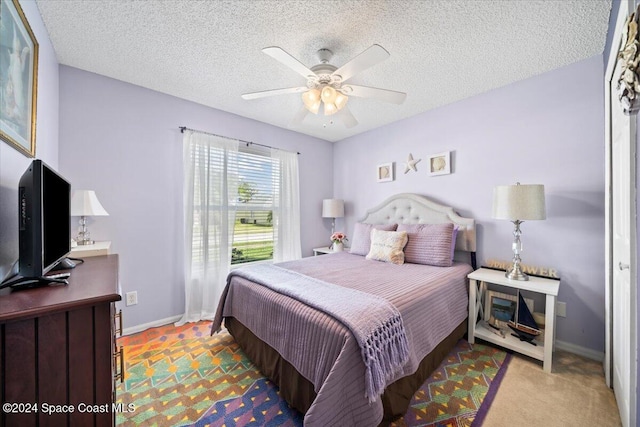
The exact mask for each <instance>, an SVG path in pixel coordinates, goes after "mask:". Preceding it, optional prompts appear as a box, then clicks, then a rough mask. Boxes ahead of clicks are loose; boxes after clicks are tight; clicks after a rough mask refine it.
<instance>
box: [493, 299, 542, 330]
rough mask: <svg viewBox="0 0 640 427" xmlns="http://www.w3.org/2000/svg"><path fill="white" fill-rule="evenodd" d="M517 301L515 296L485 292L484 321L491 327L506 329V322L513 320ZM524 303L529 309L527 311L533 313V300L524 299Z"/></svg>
mask: <svg viewBox="0 0 640 427" xmlns="http://www.w3.org/2000/svg"><path fill="white" fill-rule="evenodd" d="M517 300H518V297H517V295H511V294H503V293H501V292H496V291H492V290H487V292H486V295H485V299H484V316H485V319H484V320H486V321H487V322H488V323H489V324H491V325H493V326H497V327H499V328H506V327H507V322H508V321H509V320H513V316H514V314H515V312H516V301H517ZM524 302H525V304H527V307H529V311H531V312H532V313H533V300H532V299H531V298H525V299H524Z"/></svg>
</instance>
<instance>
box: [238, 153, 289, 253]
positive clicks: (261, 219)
mask: <svg viewBox="0 0 640 427" xmlns="http://www.w3.org/2000/svg"><path fill="white" fill-rule="evenodd" d="M236 155H237V165H238V203H237V205H236V206H237V210H236V219H235V224H234V228H233V245H232V250H231V264H241V263H246V262H253V261H263V260H270V259H273V247H274V240H275V239H274V223H273V222H274V221H273V219H274V216H273V213H274V212H273V210H274V208H275V207H274V201H275V200H276V198H277V192H278V188H279V183H278V180H279V177H280V166H279V165H280V163H279V161H278V160H276V159H272V158H271V157H268V156H266V155H264V154H262V153H260V152H256V151H248V150H244V151H240V152H238V153H237V154H236Z"/></svg>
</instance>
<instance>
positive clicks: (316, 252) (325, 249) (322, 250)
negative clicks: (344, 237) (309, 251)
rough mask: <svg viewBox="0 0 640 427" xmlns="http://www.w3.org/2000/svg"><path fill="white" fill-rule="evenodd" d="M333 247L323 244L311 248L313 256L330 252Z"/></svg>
mask: <svg viewBox="0 0 640 427" xmlns="http://www.w3.org/2000/svg"><path fill="white" fill-rule="evenodd" d="M332 253H333V249H331V248H329V246H323V247H321V248H313V256H318V255H325V254H332Z"/></svg>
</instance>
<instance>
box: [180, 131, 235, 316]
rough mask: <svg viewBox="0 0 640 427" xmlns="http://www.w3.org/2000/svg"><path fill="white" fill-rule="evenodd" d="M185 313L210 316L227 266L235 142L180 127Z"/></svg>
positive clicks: (219, 292)
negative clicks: (181, 133) (182, 168)
mask: <svg viewBox="0 0 640 427" xmlns="http://www.w3.org/2000/svg"><path fill="white" fill-rule="evenodd" d="M183 143H184V151H183V162H184V219H185V228H184V236H185V240H184V254H185V259H184V265H185V278H184V279H185V312H184V316H183V317H182V319H180V320H179V321H178V322H177V323H176V325H182V324H184V323H187V322H197V321H199V320H210V319H213V316H214V314H215V312H216V308H217V306H218V302H219V300H220V296H221V295H222V291H223V289H224V286H225V281H226V277H227V274H228V273H229V267H230V265H231V246H232V243H233V227H234V222H235V211H236V204H237V199H238V197H237V196H238V173H237V170H238V168H237V152H238V141H236V140H232V139H225V138H220V137H217V136H213V135H208V134H204V133H199V132H193V131H189V130H185V131H184V137H183Z"/></svg>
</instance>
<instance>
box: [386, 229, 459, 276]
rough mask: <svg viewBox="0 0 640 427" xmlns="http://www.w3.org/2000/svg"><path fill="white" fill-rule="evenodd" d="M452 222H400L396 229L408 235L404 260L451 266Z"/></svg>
mask: <svg viewBox="0 0 640 427" xmlns="http://www.w3.org/2000/svg"><path fill="white" fill-rule="evenodd" d="M453 229H454V228H453V224H451V223H449V224H400V225H399V226H398V231H406V232H407V235H408V237H409V241H408V242H407V246H406V247H405V248H404V256H405V261H406V262H410V263H412V264H426V265H434V266H436V267H451V264H452V256H451V255H452V243H451V241H452V240H453Z"/></svg>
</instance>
